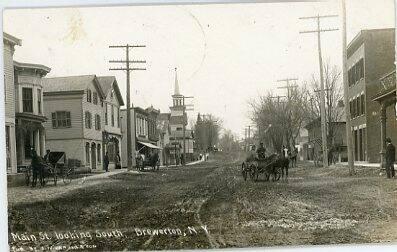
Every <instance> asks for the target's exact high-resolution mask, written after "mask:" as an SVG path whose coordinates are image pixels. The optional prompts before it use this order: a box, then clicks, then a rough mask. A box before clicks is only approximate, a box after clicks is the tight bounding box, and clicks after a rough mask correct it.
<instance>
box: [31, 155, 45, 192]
mask: <svg viewBox="0 0 397 252" xmlns="http://www.w3.org/2000/svg"><path fill="white" fill-rule="evenodd" d="M31 153H32V162H31V167H32V173H33V180H32V187H35V186H36V184H37V176H39V177H40V183H42V176H43V174H42V173H43V172H42V170H43V169H42V164H41V162H40V157H39V155H37V152H36V150H34V149H32V150H31Z"/></svg>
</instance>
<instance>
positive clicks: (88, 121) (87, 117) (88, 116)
mask: <svg viewBox="0 0 397 252" xmlns="http://www.w3.org/2000/svg"><path fill="white" fill-rule="evenodd" d="M91 122H92V118H91V113H90V112H88V111H86V112H85V127H86V129H91V127H92V123H91Z"/></svg>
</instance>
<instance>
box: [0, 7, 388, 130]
mask: <svg viewBox="0 0 397 252" xmlns="http://www.w3.org/2000/svg"><path fill="white" fill-rule="evenodd" d="M347 2H348V3H347V15H348V17H347V18H348V20H347V32H348V42H350V40H351V39H352V38H353V37H354V36H355V35H356V34H357V33H358V32H359V31H360V30H362V29H373V28H390V27H395V25H394V23H395V15H394V13H395V11H394V1H393V0H379V1H373V0H349V1H347ZM339 13H340V3H339V1H330V2H318V3H313V2H303V3H288V4H287V3H273V4H269V3H251V4H217V5H215V4H212V5H180V6H177V5H169V6H125V7H95V8H94V7H91V8H58V9H17V10H6V11H5V12H4V31H5V32H8V33H10V34H12V35H14V36H16V37H18V38H20V39H22V46H21V47H18V48H17V49H16V52H15V60H17V61H21V62H29V63H38V64H44V65H46V66H48V67H50V68H51V69H52V70H51V72H50V74H48V76H49V77H57V76H70V75H85V74H96V75H99V76H100V75H115V76H116V78H117V80H118V83H119V86H120V89H121V91H122V93H123V94H125V90H126V87H125V73H124V72H119V71H109V70H108V68H109V67H117V66H118V65H117V64H109V63H108V61H109V60H111V59H122V58H124V57H125V52H124V51H123V50H121V49H109V48H108V46H109V45H119V44H126V43H129V44H144V45H146V48H142V49H141V48H138V49H134V50H132V51H131V55H132V58H133V59H137V60H141V59H144V60H147V64H146V67H147V71H137V72H133V73H132V74H131V80H132V82H131V83H132V86H131V90H132V101H133V103H134V106H140V107H143V108H145V107H147V106H150V105H153V106H154V107H156V108H159V109H160V110H161V112H168V111H169V106H170V105H171V104H172V99H171V95H172V92H173V85H174V68H175V67H177V68H178V79H179V84H180V88H181V91H182V93H183V94H184V95H187V96H194V97H195V99H194V100H193V101H192V102H193V103H194V109H195V110H194V111H192V112H189V116H190V117H191V118H196V116H197V113H198V112H200V113H212V114H214V115H216V116H218V117H220V118H221V119H222V120H223V125H224V127H225V128H228V129H231V130H232V131H233V132H234V133H236V134H238V135H239V136H240V137H241V136H243V134H244V133H243V132H244V131H243V130H244V127H245V126H247V125H248V124H250V122H249V119H248V115H249V113H248V111H249V106H248V104H247V101H248V100H249V99H251V98H255V97H257V96H258V95H259V94H264V93H266V92H267V91H268V90H273V91H274V92H275V93H276V94H280V95H283V94H284V92H285V90H281V89H277V86H281V85H282V84H281V83H277V82H276V81H277V80H278V79H284V78H287V77H297V78H299V82H298V84H299V83H301V82H302V81H304V80H308V79H310V76H311V74H313V73H315V74H318V71H319V66H318V54H317V40H316V36H315V34H299V31H302V30H313V29H315V28H316V23H315V20H299V17H302V16H313V15H317V14H320V15H323V14H339ZM340 21H341V20H340V18H329V19H326V20H324V21H322V22H323V24H322V27H323V28H334V27H339V28H340V27H341V23H340ZM341 43H342V40H341V33H340V31H336V32H327V33H323V34H322V50H323V56H324V59H325V60H327V59H329V60H330V61H331V63H332V64H336V65H339V66H340V65H341V60H342V58H341V53H342V48H341ZM124 99H125V96H124Z"/></svg>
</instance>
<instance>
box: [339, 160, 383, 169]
mask: <svg viewBox="0 0 397 252" xmlns="http://www.w3.org/2000/svg"><path fill="white" fill-rule="evenodd" d="M336 165H337V166H338V165H339V166H346V167H347V166H348V165H349V164H348V163H347V162H341V163H336ZM354 167H361V168H379V169H380V163H367V162H357V161H356V162H354Z"/></svg>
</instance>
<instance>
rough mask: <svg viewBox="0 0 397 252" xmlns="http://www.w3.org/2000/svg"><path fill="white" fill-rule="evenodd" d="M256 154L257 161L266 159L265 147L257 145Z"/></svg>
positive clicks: (261, 144)
mask: <svg viewBox="0 0 397 252" xmlns="http://www.w3.org/2000/svg"><path fill="white" fill-rule="evenodd" d="M256 153H257V154H258V158H259V159H265V158H266V148H265V146H263V143H260V144H259V148H258V150H257V151H256Z"/></svg>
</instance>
